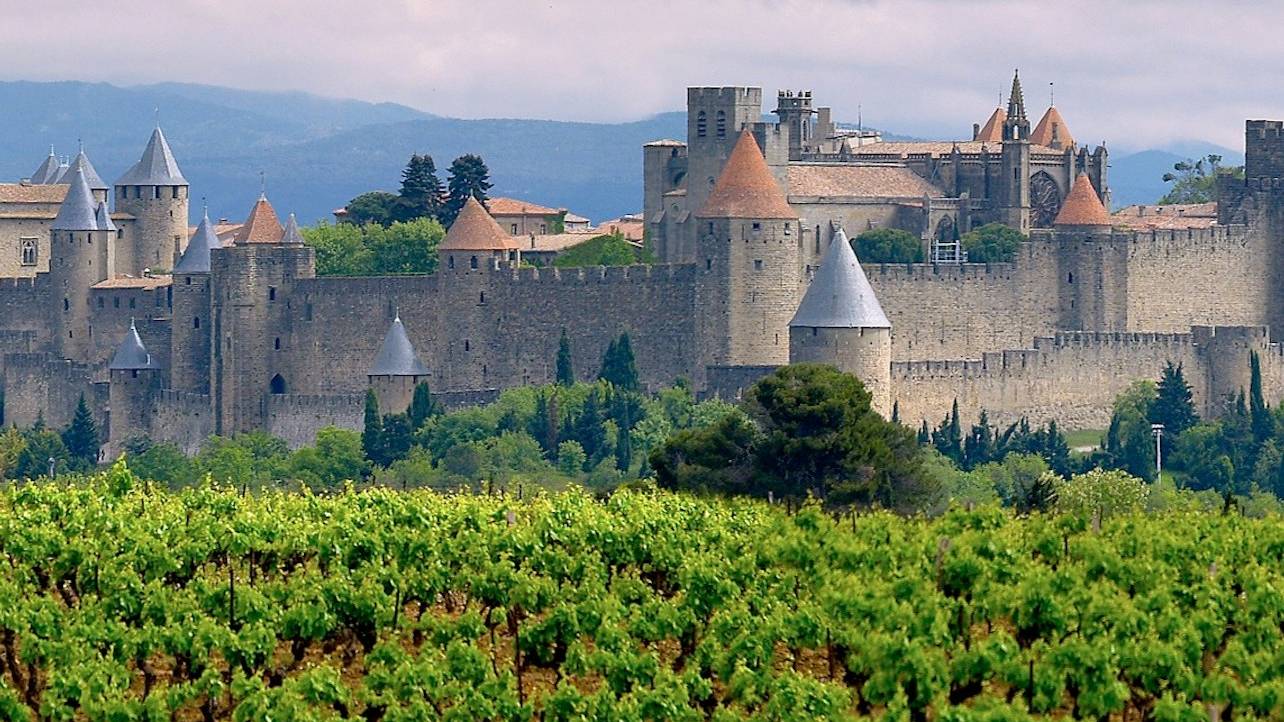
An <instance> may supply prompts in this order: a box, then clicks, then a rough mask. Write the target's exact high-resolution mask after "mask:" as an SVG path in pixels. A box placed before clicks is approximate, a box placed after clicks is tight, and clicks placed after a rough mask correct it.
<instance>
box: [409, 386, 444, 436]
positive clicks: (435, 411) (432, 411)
mask: <svg viewBox="0 0 1284 722" xmlns="http://www.w3.org/2000/svg"><path fill="white" fill-rule="evenodd" d="M406 413H407V414H408V415H409V416H410V430H411V431H418V430H419V428H420V427H421V426H423V425H424V422H425V421H427V420H428V419H430V418H432V417H434V416H439V415H440V414H441V405H440V404H438V403H437V400H436V399H434V398H433V397H432V391H431V390H430V389H429V388H428V382H427V381H420V382H419V383H417V384H415V393H414V396H411V397H410V409H409V410H408V411H407V412H406Z"/></svg>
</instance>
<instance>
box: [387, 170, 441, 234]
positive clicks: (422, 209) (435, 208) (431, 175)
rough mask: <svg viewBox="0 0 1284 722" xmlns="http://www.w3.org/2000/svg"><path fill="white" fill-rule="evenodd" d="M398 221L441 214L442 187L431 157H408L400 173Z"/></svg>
mask: <svg viewBox="0 0 1284 722" xmlns="http://www.w3.org/2000/svg"><path fill="white" fill-rule="evenodd" d="M398 201H399V202H398V214H397V215H398V220H402V221H410V220H414V219H416V218H424V217H430V218H436V217H438V216H439V215H440V214H441V208H442V187H441V181H440V180H438V179H437V165H436V164H435V163H433V161H432V156H430V155H419V154H418V153H416V154H414V155H412V156H410V162H409V163H407V164H406V168H405V170H403V171H401V195H400V197H399V199H398Z"/></svg>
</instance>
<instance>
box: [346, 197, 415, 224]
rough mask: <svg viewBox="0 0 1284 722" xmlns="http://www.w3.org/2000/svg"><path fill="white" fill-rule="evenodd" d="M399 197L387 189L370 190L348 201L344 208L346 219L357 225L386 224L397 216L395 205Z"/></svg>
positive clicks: (399, 199) (397, 204)
mask: <svg viewBox="0 0 1284 722" xmlns="http://www.w3.org/2000/svg"><path fill="white" fill-rule="evenodd" d="M400 203H401V198H400V197H399V196H396V195H394V194H392V193H388V192H387V191H370V192H369V193H362V194H361V195H359V196H357V197H356V198H353V199H352V200H350V201H348V205H347V206H345V207H344V210H346V211H347V212H348V216H347V221H348V222H349V223H354V224H356V225H358V226H364V225H366V224H368V223H375V224H378V225H381V226H386V225H388V224H389V223H392V222H393V221H394V220H396V218H397V207H398V206H399V205H400Z"/></svg>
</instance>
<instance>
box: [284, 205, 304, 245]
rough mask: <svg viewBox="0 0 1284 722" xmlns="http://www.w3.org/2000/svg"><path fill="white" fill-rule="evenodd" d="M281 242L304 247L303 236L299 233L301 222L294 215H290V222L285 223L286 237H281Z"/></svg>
mask: <svg viewBox="0 0 1284 722" xmlns="http://www.w3.org/2000/svg"><path fill="white" fill-rule="evenodd" d="M281 242H282V243H292V244H294V245H296V246H302V245H303V234H302V233H300V232H299V222H298V221H297V220H295V218H294V214H293V213H291V214H290V220H288V221H286V223H285V235H284V236H282V237H281Z"/></svg>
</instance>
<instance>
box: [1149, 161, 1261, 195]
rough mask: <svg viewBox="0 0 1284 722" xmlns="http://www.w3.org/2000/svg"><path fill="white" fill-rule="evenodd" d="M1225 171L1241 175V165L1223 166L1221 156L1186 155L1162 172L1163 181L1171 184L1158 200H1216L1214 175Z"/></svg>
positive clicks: (1239, 176)
mask: <svg viewBox="0 0 1284 722" xmlns="http://www.w3.org/2000/svg"><path fill="white" fill-rule="evenodd" d="M1219 173H1228V174H1230V175H1231V176H1233V177H1236V178H1243V177H1244V166H1242V165H1241V166H1234V167H1232V168H1229V169H1224V168H1223V167H1222V157H1221V156H1220V155H1217V154H1215V153H1210V154H1208V155H1206V156H1204V157H1203V158H1200V159H1199V160H1195V159H1193V158H1187V159H1186V160H1181V161H1177V162H1176V163H1174V164H1173V169H1172V171H1170V172H1168V173H1165V174H1164V182H1165V183H1172V186H1171V187H1170V188H1169V189H1168V192H1167V193H1165V194H1164V196H1163V197H1162V198H1160V199H1159V205H1161V206H1162V205H1172V204H1174V203H1210V202H1212V201H1215V200H1217V175H1218V174H1219Z"/></svg>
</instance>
